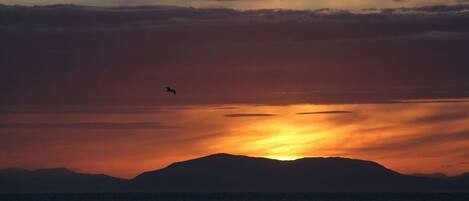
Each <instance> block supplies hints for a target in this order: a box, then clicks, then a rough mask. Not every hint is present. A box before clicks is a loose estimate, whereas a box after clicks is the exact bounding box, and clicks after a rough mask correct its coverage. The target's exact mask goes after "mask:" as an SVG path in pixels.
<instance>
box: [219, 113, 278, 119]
mask: <svg viewBox="0 0 469 201" xmlns="http://www.w3.org/2000/svg"><path fill="white" fill-rule="evenodd" d="M224 116H225V117H229V118H237V117H272V116H276V114H260V113H259V114H226V115H224Z"/></svg>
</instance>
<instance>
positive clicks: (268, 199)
mask: <svg viewBox="0 0 469 201" xmlns="http://www.w3.org/2000/svg"><path fill="white" fill-rule="evenodd" d="M152 200H168V201H185V200H187V201H225V200H226V201H231V200H233V201H238V200H239V201H277V200H278V201H307V200H311V201H362V200H363V201H469V193H83V194H3V195H1V194H0V201H152Z"/></svg>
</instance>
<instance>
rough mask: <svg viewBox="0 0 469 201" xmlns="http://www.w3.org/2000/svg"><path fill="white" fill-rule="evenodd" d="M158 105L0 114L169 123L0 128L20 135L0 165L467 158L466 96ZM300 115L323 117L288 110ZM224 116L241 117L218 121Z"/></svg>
mask: <svg viewBox="0 0 469 201" xmlns="http://www.w3.org/2000/svg"><path fill="white" fill-rule="evenodd" d="M220 108H221V109H220ZM223 108H228V109H223ZM116 110H118V109H116ZM166 110H168V111H170V112H165V113H141V114H128V113H123V114H118V113H116V114H114V113H113V114H106V113H103V114H89V115H87V114H80V115H74V114H41V115H24V114H14V115H9V116H5V115H4V116H0V118H1V119H2V120H3V121H4V122H15V121H21V122H44V121H45V120H47V121H49V122H64V123H65V122H160V123H161V124H165V125H171V126H173V127H174V128H169V129H65V128H64V129H10V130H7V129H4V131H8V132H13V133H16V135H15V137H16V138H15V140H16V139H21V141H18V140H16V142H17V145H15V147H13V148H14V150H15V151H10V152H8V150H7V148H4V149H5V150H6V151H4V152H3V153H4V155H3V156H2V155H0V156H1V157H0V164H3V165H4V166H5V167H27V168H42V167H71V168H76V169H79V170H81V171H83V172H93V173H108V174H111V175H115V176H122V177H128V178H130V177H133V176H135V175H136V174H138V173H141V172H143V171H148V170H154V169H158V168H162V167H164V166H166V165H168V164H170V163H172V162H175V161H181V160H186V159H191V158H195V157H200V156H205V155H209V154H214V153H220V152H223V153H231V154H239V155H249V156H257V157H267V158H273V159H278V160H294V159H297V158H303V157H329V156H339V157H349V158H359V159H365V160H372V161H376V162H379V163H381V164H383V165H385V166H387V167H389V168H391V169H394V170H397V171H400V172H404V173H414V172H426V173H430V172H445V173H448V174H458V173H462V172H465V171H468V170H469V165H466V164H469V161H468V160H467V158H468V156H469V152H468V151H467V150H468V149H467V145H468V143H469V137H468V135H467V132H469V116H467V115H465V114H467V113H469V102H467V101H466V100H463V101H459V102H458V101H454V102H452V101H451V100H450V101H446V102H438V101H435V102H433V101H432V100H429V101H427V102H419V101H414V102H412V101H410V102H407V103H395V104H358V105H352V104H351V105H289V106H254V105H234V106H233V105H230V106H225V105H222V106H220V105H217V106H191V107H187V108H181V107H177V108H171V107H169V108H166ZM327 111H349V113H333V112H332V113H327ZM305 112H306V113H308V112H325V113H318V114H309V115H300V114H297V113H305ZM227 114H244V116H240V117H229V116H228V117H227V116H225V115H227ZM249 114H250V115H249ZM260 114H273V116H265V115H264V116H262V115H260ZM235 116H236V115H235ZM238 116H239V115H238ZM32 134H34V135H36V136H37V135H42V136H43V138H41V141H40V142H34V141H31V140H29V137H30V136H32ZM33 142H34V143H33ZM29 150H36V151H34V152H31V151H29ZM5 153H8V155H5ZM0 154H2V152H0Z"/></svg>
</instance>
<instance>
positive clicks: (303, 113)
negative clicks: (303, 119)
mask: <svg viewBox="0 0 469 201" xmlns="http://www.w3.org/2000/svg"><path fill="white" fill-rule="evenodd" d="M351 113H353V112H352V111H341V110H335V111H321V112H300V113H296V114H298V115H311V114H351Z"/></svg>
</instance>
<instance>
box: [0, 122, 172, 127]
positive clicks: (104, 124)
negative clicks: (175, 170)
mask: <svg viewBox="0 0 469 201" xmlns="http://www.w3.org/2000/svg"><path fill="white" fill-rule="evenodd" d="M62 128H64V129H169V128H175V127H172V126H168V125H164V124H160V123H155V122H135V123H108V122H85V123H2V124H0V129H62Z"/></svg>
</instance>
